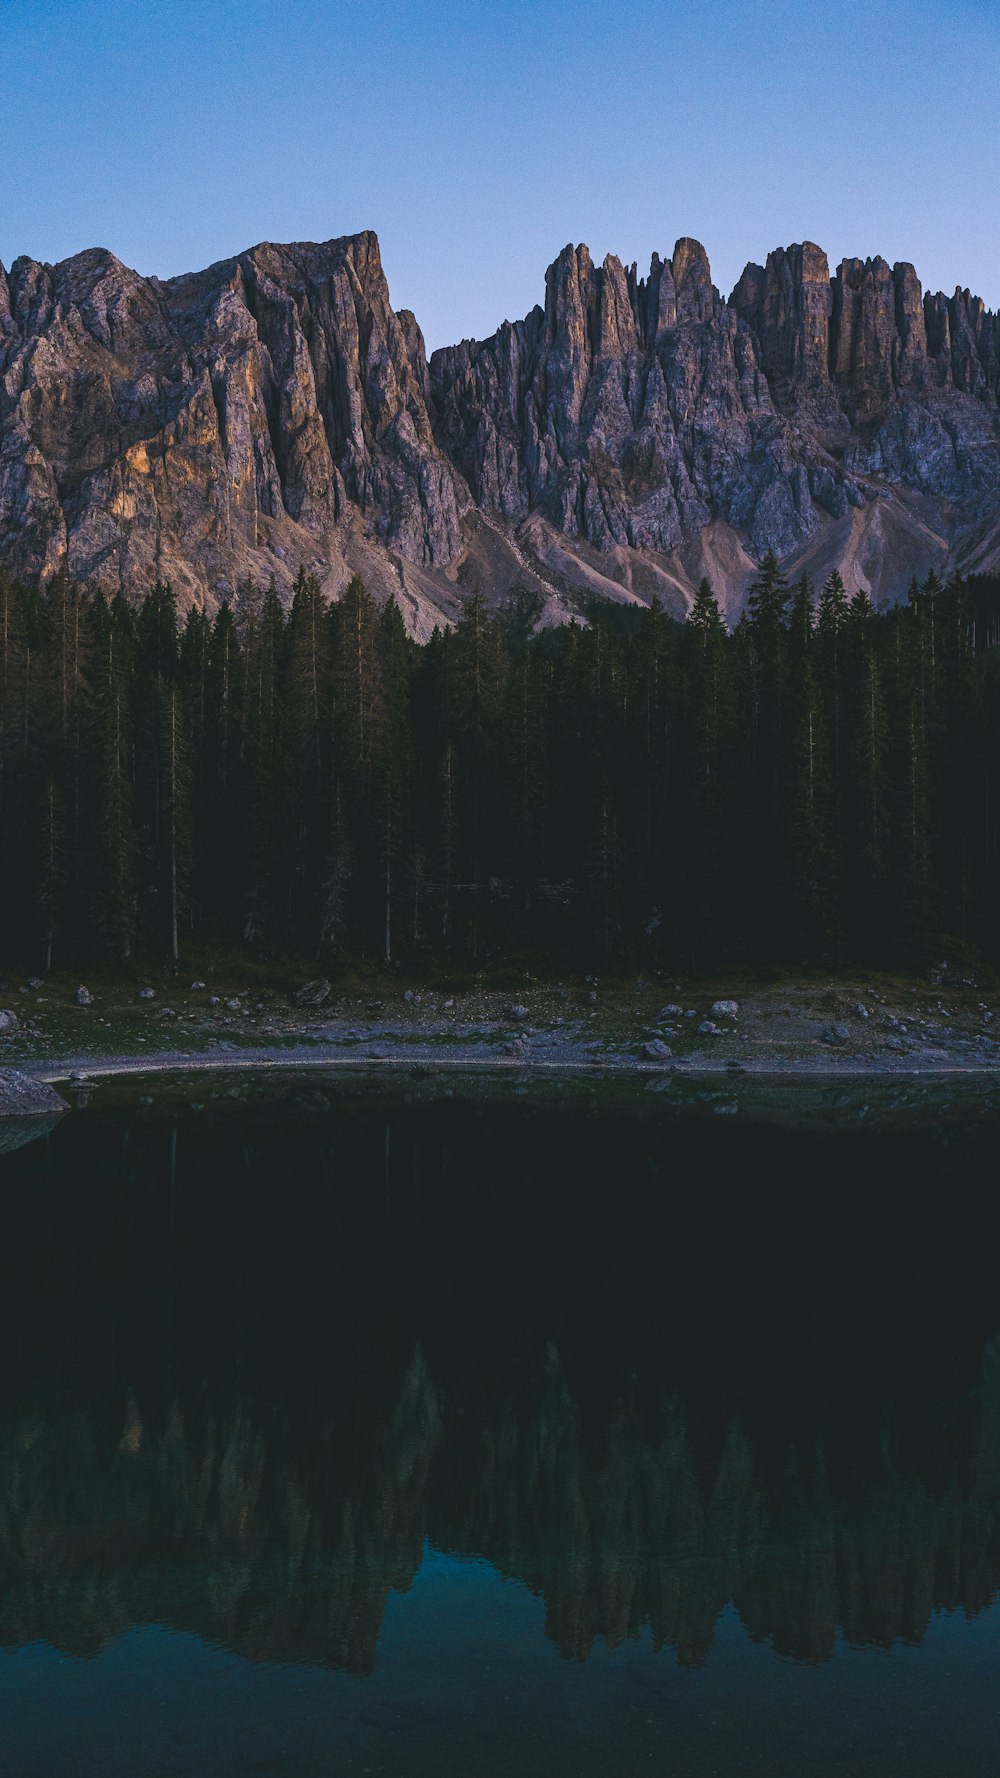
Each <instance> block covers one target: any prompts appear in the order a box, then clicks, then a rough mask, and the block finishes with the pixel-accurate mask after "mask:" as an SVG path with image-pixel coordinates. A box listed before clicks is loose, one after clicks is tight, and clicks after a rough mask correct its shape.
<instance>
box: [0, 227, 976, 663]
mask: <svg viewBox="0 0 1000 1778" xmlns="http://www.w3.org/2000/svg"><path fill="white" fill-rule="evenodd" d="M998 397H1000V317H998V316H997V315H995V314H991V313H988V312H987V311H986V310H985V308H984V306H983V304H982V303H981V302H980V301H979V299H978V298H975V297H972V296H970V294H969V292H968V291H961V290H959V291H956V293H955V295H954V296H953V297H950V298H946V297H944V296H942V295H926V296H925V295H923V294H922V292H921V287H920V284H919V281H918V279H917V276H916V273H915V271H914V269H913V267H912V266H910V265H905V264H904V265H896V266H895V267H892V268H890V267H889V266H888V265H887V264H886V262H885V261H884V260H882V259H873V260H867V261H864V262H862V261H861V260H845V261H844V262H843V263H842V264H841V266H840V267H839V268H838V269H837V271H836V272H835V274H834V275H833V276H832V277H831V275H830V271H829V267H828V265H827V261H826V256H825V254H824V253H823V252H822V251H821V249H820V248H818V247H816V246H814V245H812V244H811V243H809V242H806V243H804V244H802V245H798V246H792V247H788V248H784V249H779V250H778V251H776V252H774V253H772V254H770V255H769V257H768V259H767V261H766V264H765V265H763V266H758V265H749V266H748V267H747V268H746V270H745V272H744V273H743V276H742V277H741V279H740V281H739V283H738V285H737V287H736V290H735V291H734V292H733V294H732V296H731V298H730V299H729V300H728V301H727V300H724V299H723V298H722V297H721V296H720V294H719V292H718V291H717V290H716V289H715V288H714V286H713V284H712V279H711V272H710V269H709V263H708V259H707V256H706V253H705V250H704V248H703V247H701V246H700V244H699V243H698V242H696V241H693V240H690V239H682V240H680V241H678V242H677V244H676V246H675V248H674V252H673V255H672V257H671V258H670V259H661V258H660V257H659V256H658V255H654V256H653V260H652V264H651V266H650V270H649V273H648V276H646V277H645V278H639V277H638V276H637V273H636V268H635V267H634V266H633V267H631V268H626V267H625V266H623V265H622V264H621V262H620V261H619V260H617V259H615V258H614V257H613V256H609V257H608V258H607V259H605V261H604V263H603V265H600V266H597V265H595V264H594V263H593V261H592V260H591V257H590V254H589V252H588V250H587V248H586V247H583V246H580V247H576V248H573V247H567V248H565V249H564V250H563V252H562V253H561V254H560V255H559V257H558V258H557V259H556V261H555V263H554V264H553V265H552V266H551V267H550V268H549V271H548V273H547V276H546V288H545V302H544V306H542V307H538V308H535V309H533V310H532V312H531V313H530V314H529V315H528V316H527V317H526V318H525V319H524V320H522V321H517V322H513V323H510V322H505V323H504V324H503V326H502V327H500V328H499V329H498V331H497V332H496V333H495V334H494V335H493V336H492V338H490V339H488V340H484V341H465V342H463V343H462V344H461V345H458V346H454V347H449V348H446V349H444V350H441V351H438V352H435V353H434V355H433V357H432V358H431V360H430V363H429V364H428V362H427V358H426V354H425V351H424V343H423V338H422V335H421V332H420V329H419V326H418V325H417V322H416V320H415V318H414V317H413V316H412V315H411V314H409V313H408V312H407V311H400V312H399V313H396V312H394V310H393V308H392V306H391V303H390V299H389V292H388V287H387V284H386V280H385V276H384V273H383V270H382V265H381V260H380V256H379V248H378V242H377V240H376V238H375V236H374V235H373V234H370V233H366V234H361V235H357V236H353V237H348V238H345V239H342V240H335V241H329V242H327V243H325V244H322V245H311V244H299V245H293V246H285V247H281V246H271V245H263V246H258V247H256V248H254V249H252V250H251V251H249V252H246V253H242V254H240V255H238V256H237V257H236V258H234V259H230V260H224V261H222V262H220V263H219V264H218V265H214V266H211V267H209V269H208V270H207V271H204V272H200V273H195V274H191V275H188V276H183V277H178V278H174V279H170V280H168V281H166V282H161V281H159V280H158V279H156V278H143V277H140V276H139V275H138V274H136V273H135V272H131V271H129V270H128V269H127V268H126V267H125V266H123V265H122V264H121V263H120V262H119V261H118V260H117V259H115V258H114V256H113V255H112V254H110V253H107V252H104V251H100V250H93V251H90V252H86V253H82V254H79V255H77V256H76V257H75V258H73V259H70V260H67V261H65V262H64V263H62V264H61V265H57V266H45V265H40V264H37V263H36V262H34V261H32V260H27V259H20V260H17V261H16V262H15V264H14V265H13V267H12V268H11V270H10V272H9V273H5V272H4V270H3V268H2V267H0V561H3V562H4V563H6V564H7V565H8V566H10V567H12V568H14V569H16V570H18V571H21V572H23V573H27V574H48V573H51V572H52V571H53V570H54V569H55V568H57V567H58V566H59V565H60V564H62V563H65V564H66V565H67V566H68V568H69V571H70V572H71V574H73V575H74V576H75V577H76V578H78V579H80V580H82V581H85V582H88V583H90V584H95V585H96V584H101V585H104V586H106V587H108V588H112V589H113V588H117V587H119V586H121V587H124V588H126V589H127V590H134V591H141V590H142V588H144V587H145V586H146V585H148V584H149V582H150V581H151V580H152V579H153V578H155V577H157V576H159V577H161V578H167V579H170V580H171V581H172V582H173V583H174V586H175V588H176V590H177V592H178V594H179V595H180V597H181V598H182V600H186V601H191V600H196V601H201V600H206V599H207V600H208V601H209V602H214V601H216V600H218V599H219V598H221V597H224V596H228V595H230V594H232V593H234V592H235V591H236V589H237V587H238V585H239V583H240V582H241V581H242V580H243V579H244V578H245V577H246V576H248V575H249V576H251V577H253V578H254V579H255V580H258V581H260V580H264V579H266V578H267V577H268V576H269V575H270V574H272V573H273V574H274V575H275V577H276V579H277V581H278V584H279V586H280V587H282V589H283V590H285V591H287V589H288V588H289V587H290V585H291V582H292V579H293V577H294V574H295V572H296V570H297V568H298V567H299V566H300V565H305V566H306V567H307V568H309V569H310V570H312V571H314V572H316V573H317V574H318V575H319V576H320V578H321V580H322V581H323V583H324V585H325V586H326V588H327V589H328V590H329V591H330V592H331V593H335V592H336V591H337V590H339V588H340V587H342V586H343V584H344V583H345V581H346V578H347V576H348V575H349V574H350V573H351V572H352V571H353V570H355V569H360V570H361V571H362V572H363V573H364V574H365V575H366V577H367V578H368V579H369V581H370V582H371V583H372V584H373V587H374V589H375V591H376V592H377V593H382V594H384V593H385V592H387V591H389V590H392V591H394V592H395V593H396V594H397V596H398V597H399V598H400V600H401V603H402V605H403V609H404V612H405V614H406V617H407V621H408V622H409V624H410V626H411V628H412V629H413V630H414V632H415V633H416V634H418V635H421V634H427V633H428V632H429V629H430V627H431V625H432V624H433V622H434V621H437V620H438V619H439V617H440V616H441V615H442V614H443V615H444V616H445V617H448V616H451V615H452V614H453V613H454V611H455V610H456V609H457V607H458V601H459V599H460V596H461V593H460V583H461V582H466V583H467V582H468V581H469V580H470V578H473V577H475V578H477V579H478V580H479V581H480V582H481V583H482V584H483V585H484V587H485V589H486V591H487V593H488V594H490V595H491V596H494V597H502V596H503V595H504V593H505V592H506V591H507V590H509V588H510V586H511V585H512V584H514V582H516V581H521V582H527V583H528V584H529V585H533V586H534V587H535V588H536V590H537V591H538V592H539V593H540V594H541V596H542V599H543V601H544V615H545V619H546V620H547V621H552V620H554V619H556V618H558V617H560V616H562V615H564V614H565V613H566V612H567V611H568V610H570V609H572V608H573V606H574V605H575V604H576V603H578V602H579V600H580V598H581V596H586V595H588V594H593V593H597V594H602V595H603V596H605V597H611V598H616V599H623V600H629V601H632V600H640V601H647V600H648V599H649V598H650V597H651V596H652V595H653V594H658V595H659V596H660V597H661V598H662V599H663V600H664V601H665V602H666V603H667V605H668V607H669V608H671V609H674V610H675V611H677V612H678V614H680V613H681V612H683V610H684V608H685V605H686V603H687V601H688V599H689V597H690V593H691V589H692V586H693V585H694V584H695V583H696V582H697V580H698V578H699V577H700V575H701V574H702V573H704V572H708V573H709V574H710V575H711V576H712V578H713V579H714V580H715V582H716V585H717V590H718V591H719V592H720V594H721V595H722V596H723V598H724V600H725V601H726V603H727V605H728V607H729V608H730V610H734V609H736V608H738V606H739V603H740V601H741V599H742V597H743V594H744V592H745V589H746V585H747V583H748V581H749V579H750V577H751V575H752V573H753V568H754V564H755V562H756V561H757V560H759V559H760V557H761V556H762V555H763V554H764V552H765V551H766V550H768V549H773V550H774V551H775V552H776V554H777V555H778V556H779V558H781V559H782V560H783V562H785V563H786V565H787V566H788V569H789V572H796V573H797V572H801V571H802V570H804V569H805V570H809V571H812V572H822V571H825V570H826V568H828V567H829V566H833V565H840V566H841V567H842V568H843V570H844V572H845V578H846V579H847V580H848V584H849V585H851V584H854V585H857V584H860V583H861V582H862V581H863V582H864V583H865V584H867V585H868V586H869V587H870V588H871V590H872V592H873V594H874V595H875V596H876V598H878V599H891V598H893V597H896V596H899V594H901V593H902V592H903V591H904V590H905V587H906V585H907V583H908V581H909V579H910V576H911V575H912V573H914V572H917V573H922V572H926V570H927V569H928V568H929V567H931V566H937V567H944V566H946V565H947V563H948V562H949V561H952V562H955V563H958V564H959V565H960V566H961V567H962V568H963V569H964V570H965V571H971V570H973V569H975V568H976V567H979V566H982V567H984V568H990V567H993V566H995V563H996V560H997V559H1000V420H998ZM463 563H464V564H465V565H466V572H465V573H464V574H460V569H461V568H462V565H463Z"/></svg>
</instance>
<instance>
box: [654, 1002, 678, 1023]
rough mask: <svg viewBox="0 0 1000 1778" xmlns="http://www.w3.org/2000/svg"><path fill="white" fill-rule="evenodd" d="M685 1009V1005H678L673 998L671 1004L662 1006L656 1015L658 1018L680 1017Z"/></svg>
mask: <svg viewBox="0 0 1000 1778" xmlns="http://www.w3.org/2000/svg"><path fill="white" fill-rule="evenodd" d="M683 1010H684V1009H683V1007H680V1006H678V1005H677V1003H676V1001H673V1000H672V1001H671V1002H670V1005H669V1006H661V1007H660V1010H659V1012H658V1013H657V1015H656V1016H657V1018H658V1019H679V1018H680V1017H681V1015H682V1013H683Z"/></svg>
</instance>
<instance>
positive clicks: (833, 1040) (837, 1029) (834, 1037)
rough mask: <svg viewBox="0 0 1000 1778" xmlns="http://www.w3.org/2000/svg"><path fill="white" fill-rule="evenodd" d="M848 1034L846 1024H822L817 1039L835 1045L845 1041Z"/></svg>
mask: <svg viewBox="0 0 1000 1778" xmlns="http://www.w3.org/2000/svg"><path fill="white" fill-rule="evenodd" d="M850 1035H851V1034H850V1032H849V1031H848V1029H847V1026H846V1025H824V1026H823V1029H822V1031H821V1032H820V1034H819V1040H820V1043H828V1044H831V1045H836V1044H839V1043H846V1042H847V1041H848V1039H849V1037H850Z"/></svg>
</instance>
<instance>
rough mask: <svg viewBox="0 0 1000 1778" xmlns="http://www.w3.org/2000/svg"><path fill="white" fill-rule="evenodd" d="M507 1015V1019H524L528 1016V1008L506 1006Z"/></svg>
mask: <svg viewBox="0 0 1000 1778" xmlns="http://www.w3.org/2000/svg"><path fill="white" fill-rule="evenodd" d="M507 1017H508V1018H509V1019H526V1018H527V1017H528V1009H527V1007H526V1006H508V1008H507Z"/></svg>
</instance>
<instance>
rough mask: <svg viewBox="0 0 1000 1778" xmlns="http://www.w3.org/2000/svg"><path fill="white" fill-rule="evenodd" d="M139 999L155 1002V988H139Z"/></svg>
mask: <svg viewBox="0 0 1000 1778" xmlns="http://www.w3.org/2000/svg"><path fill="white" fill-rule="evenodd" d="M139 999H140V1000H155V999H156V990H155V988H140V989H139Z"/></svg>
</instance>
